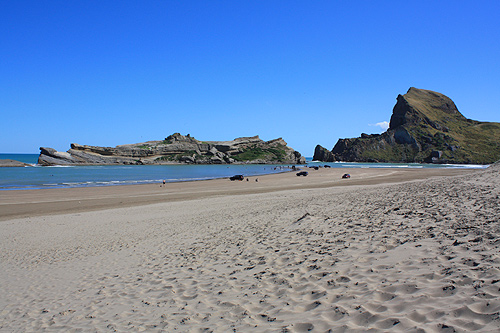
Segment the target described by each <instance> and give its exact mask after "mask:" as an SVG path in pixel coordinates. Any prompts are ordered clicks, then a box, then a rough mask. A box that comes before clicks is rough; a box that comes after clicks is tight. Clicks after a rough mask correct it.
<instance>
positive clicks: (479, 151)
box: [313, 87, 500, 164]
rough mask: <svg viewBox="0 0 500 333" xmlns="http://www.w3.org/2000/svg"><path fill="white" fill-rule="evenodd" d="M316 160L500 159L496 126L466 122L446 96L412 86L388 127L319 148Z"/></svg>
mask: <svg viewBox="0 0 500 333" xmlns="http://www.w3.org/2000/svg"><path fill="white" fill-rule="evenodd" d="M313 159H314V160H316V161H324V162H333V161H345V162H393V163H398V162H403V163H412V162H414V163H474V164H490V163H493V162H495V161H498V160H499V159H500V123H494V122H483V121H476V120H471V119H467V118H466V117H464V116H463V115H462V114H461V113H460V112H459V111H458V108H457V106H456V105H455V103H454V102H453V101H452V100H451V99H450V98H449V97H447V96H445V95H443V94H441V93H438V92H434V91H431V90H424V89H417V88H413V87H412V88H410V89H409V90H408V92H407V93H406V94H405V95H398V97H397V103H396V105H395V106H394V109H393V111H392V116H391V121H390V125H389V129H388V130H387V131H386V132H384V133H382V134H371V135H369V134H364V133H363V134H361V137H358V138H349V139H340V140H338V142H337V143H336V144H335V146H334V147H333V149H332V150H331V151H330V150H328V149H326V148H324V147H322V146H320V145H318V146H316V149H315V151H314V157H313Z"/></svg>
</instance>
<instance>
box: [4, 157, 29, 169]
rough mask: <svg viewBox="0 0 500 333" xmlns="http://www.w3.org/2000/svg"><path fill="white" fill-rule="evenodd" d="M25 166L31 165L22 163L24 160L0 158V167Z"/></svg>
mask: <svg viewBox="0 0 500 333" xmlns="http://www.w3.org/2000/svg"><path fill="white" fill-rule="evenodd" d="M27 166H31V165H30V164H27V163H24V162H20V161H16V160H11V159H2V160H0V167H27Z"/></svg>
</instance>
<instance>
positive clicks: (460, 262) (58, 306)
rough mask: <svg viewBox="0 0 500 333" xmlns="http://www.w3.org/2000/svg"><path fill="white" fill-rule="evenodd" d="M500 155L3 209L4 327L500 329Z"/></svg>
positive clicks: (0, 319)
mask: <svg viewBox="0 0 500 333" xmlns="http://www.w3.org/2000/svg"><path fill="white" fill-rule="evenodd" d="M499 170H500V167H499V166H497V165H496V166H493V167H490V168H489V169H487V170H486V171H474V172H468V173H465V174H464V175H461V176H453V177H438V178H427V179H424V180H413V181H405V182H398V183H395V184H387V182H388V180H387V178H385V181H382V182H378V184H377V182H372V183H365V184H364V185H363V184H360V185H354V186H337V185H338V184H339V183H338V181H337V179H338V178H335V180H332V181H331V183H330V184H329V185H328V186H326V185H324V186H319V185H320V184H325V183H328V180H327V178H326V175H330V174H331V173H332V172H334V171H327V170H323V171H321V172H323V173H321V172H320V173H318V174H312V173H311V175H312V176H314V177H316V178H314V177H313V178H310V179H311V180H310V182H311V183H313V184H316V183H315V180H314V179H319V180H318V183H317V184H318V185H314V186H302V187H301V186H299V185H297V184H299V183H297V182H306V179H304V178H300V179H298V177H295V176H293V175H290V174H288V175H278V176H279V177H283V178H279V179H285V177H288V178H290V180H289V182H290V183H287V184H288V185H286V186H285V187H284V188H281V189H280V188H279V186H284V185H283V184H282V183H280V182H282V180H280V181H277V182H276V183H274V179H276V178H269V179H270V180H269V182H267V181H266V180H265V179H264V180H261V181H260V182H259V183H258V184H259V186H262V187H264V189H261V190H259V191H256V189H255V188H254V189H253V190H250V189H248V188H247V189H246V190H245V191H244V192H237V193H231V192H229V194H224V192H217V191H215V192H214V193H212V192H210V193H211V194H210V195H199V196H191V197H189V198H185V197H184V196H183V194H182V193H184V192H182V191H181V190H179V191H180V192H179V193H180V194H179V196H181V197H182V199H179V200H173V199H172V200H165V201H164V202H157V201H155V203H153V204H149V205H136V204H133V205H128V206H127V207H118V206H112V207H114V208H109V206H108V207H107V208H106V209H100V210H95V209H92V210H90V211H89V210H87V211H85V210H82V211H78V212H76V213H58V214H51V215H47V214H45V215H40V216H35V215H33V216H30V217H23V218H4V221H2V222H0V231H1V232H0V281H1V283H0V294H1V295H2V297H1V299H0V309H1V311H0V331H39V330H50V331H52V330H53V331H68V330H73V331H77V330H83V331H89V330H97V331H108V330H109V331H128V330H132V331H165V332H171V331H181V332H186V331H187V332H202V331H209V332H210V331H215V332H227V331H237V332H242V331H277V332H285V331H290V332H305V331H317V332H323V331H328V330H331V331H333V332H343V331H349V332H351V331H359V332H365V331H368V330H372V331H406V330H407V331H412V332H413V331H430V332H452V331H458V332H461V331H463V332H464V331H474V330H477V331H498V330H500V257H499V246H500V241H499V236H500V224H499V217H500V205H499V203H500V202H499V201H500V200H499V198H500V171H499ZM359 172H362V171H359ZM387 172H388V171H387V170H385V174H387ZM370 175H371V176H373V177H375V178H377V177H382V178H383V177H384V172H382V173H380V174H377V175H378V176H374V175H373V174H370ZM370 175H368V174H367V175H366V177H365V181H366V179H368V178H370V177H371V176H370ZM429 175H432V174H431V173H430V174H429ZM290 176H292V177H295V178H292V177H290ZM322 177H323V179H321V178H322ZM360 177H361V176H360ZM353 178H354V177H353ZM410 178H411V177H410ZM410 178H408V179H410ZM415 178H417V179H418V178H422V177H415ZM424 178H425V177H424ZM271 179H272V180H271ZM328 179H329V178H328ZM408 179H406V180H408ZM400 180H405V179H400ZM210 184H214V183H213V182H212V183H210ZM221 184H223V186H226V185H227V186H232V188H234V187H235V186H240V187H242V186H254V187H255V186H256V182H248V184H247V183H246V182H242V183H238V184H233V183H230V182H225V183H222V181H221ZM228 184H229V185H228ZM251 184H252V185H251ZM266 184H268V185H267V186H271V187H272V186H274V187H273V190H269V188H268V189H267V190H266V189H265V187H266ZM271 184H273V185H271ZM340 184H341V183H340ZM350 184H353V183H350ZM190 186H196V185H189V186H188V187H190ZM207 186H209V185H207ZM210 186H211V185H210ZM163 190H164V189H163ZM167 190H169V189H167ZM155 191H156V189H155ZM184 191H186V192H187V191H192V189H186V188H185V189H184ZM207 191H208V190H207ZM253 191H255V193H252V192H253ZM94 193H96V192H94ZM24 195H25V197H24V199H22V198H18V200H21V199H22V200H26V201H28V200H32V199H29V198H28V197H27V194H24ZM79 195H80V196H81V199H83V200H86V199H84V197H83V196H82V194H79ZM99 195H103V194H102V193H101V194H99ZM167 197H168V196H164V197H163V198H164V199H165V198H167ZM49 201H50V200H49ZM56 212H59V211H56Z"/></svg>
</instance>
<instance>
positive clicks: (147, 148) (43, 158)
mask: <svg viewBox="0 0 500 333" xmlns="http://www.w3.org/2000/svg"><path fill="white" fill-rule="evenodd" d="M179 163H187V164H231V163H259V164H268V163H269V164H274V163H276V164H278V163H279V164H303V163H305V158H304V157H303V156H302V155H301V154H300V153H299V152H297V151H295V150H293V149H292V148H290V147H288V146H287V143H286V142H285V141H284V140H283V139H282V138H279V139H275V140H270V141H263V140H261V139H260V138H259V136H253V137H243V138H237V139H234V140H232V141H199V140H196V139H195V138H194V137H192V136H190V135H189V134H188V135H186V136H184V135H181V134H179V133H174V134H172V135H170V136H168V137H167V138H165V140H161V141H148V142H143V143H135V144H127V145H120V146H116V147H99V146H87V145H79V144H76V143H72V144H71V149H69V150H68V151H66V152H59V151H56V150H55V149H53V148H46V147H40V156H39V157H38V164H39V165H43V166H49V165H94V164H102V165H113V164H133V165H142V164H179Z"/></svg>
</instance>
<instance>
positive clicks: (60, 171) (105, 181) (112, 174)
mask: <svg viewBox="0 0 500 333" xmlns="http://www.w3.org/2000/svg"><path fill="white" fill-rule="evenodd" d="M0 159H13V160H17V161H21V162H24V163H28V164H31V165H32V166H29V167H7V168H0V190H26V189H43V188H61V187H90V186H112V185H130V184H148V183H161V182H163V181H165V182H180V181H193V180H205V179H215V178H227V177H230V176H233V175H238V174H241V175H244V176H245V177H249V176H259V175H264V174H271V173H278V172H285V171H289V170H291V165H277V164H276V165H275V164H229V165H228V164H210V165H190V164H180V165H93V166H50V167H41V166H37V165H36V162H37V159H38V154H0ZM325 165H328V166H330V167H332V168H483V167H485V166H481V165H432V164H395V163H347V162H345V163H344V162H336V163H324V162H312V161H311V158H309V159H308V166H325ZM298 167H302V168H303V167H307V166H298Z"/></svg>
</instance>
